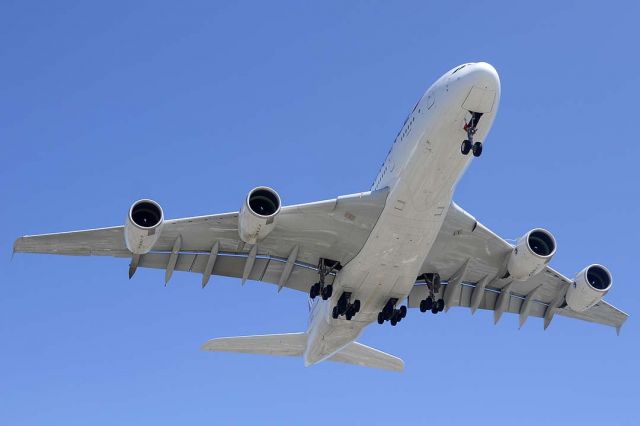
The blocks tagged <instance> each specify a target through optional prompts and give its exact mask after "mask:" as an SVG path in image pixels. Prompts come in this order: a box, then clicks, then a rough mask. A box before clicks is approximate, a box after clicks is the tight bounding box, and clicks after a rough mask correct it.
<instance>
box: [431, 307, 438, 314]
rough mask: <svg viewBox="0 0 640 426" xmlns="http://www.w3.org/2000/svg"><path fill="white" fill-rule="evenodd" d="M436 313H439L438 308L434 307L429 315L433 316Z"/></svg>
mask: <svg viewBox="0 0 640 426" xmlns="http://www.w3.org/2000/svg"><path fill="white" fill-rule="evenodd" d="M438 312H440V311H438V307H437V306H435V305H434V306H433V308H431V313H432V314H434V315H435V314H437V313H438Z"/></svg>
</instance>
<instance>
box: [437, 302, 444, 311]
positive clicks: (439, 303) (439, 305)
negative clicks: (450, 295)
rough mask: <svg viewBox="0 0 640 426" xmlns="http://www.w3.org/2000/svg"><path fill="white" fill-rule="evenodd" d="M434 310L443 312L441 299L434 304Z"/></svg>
mask: <svg viewBox="0 0 640 426" xmlns="http://www.w3.org/2000/svg"><path fill="white" fill-rule="evenodd" d="M436 309H438V312H442V311H443V310H444V300H443V299H440V300H438V303H436Z"/></svg>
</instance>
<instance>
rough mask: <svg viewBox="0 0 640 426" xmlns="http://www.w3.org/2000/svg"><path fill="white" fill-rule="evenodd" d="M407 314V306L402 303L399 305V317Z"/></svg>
mask: <svg viewBox="0 0 640 426" xmlns="http://www.w3.org/2000/svg"><path fill="white" fill-rule="evenodd" d="M406 316H407V307H406V306H404V305H402V306H400V318H404V317H406Z"/></svg>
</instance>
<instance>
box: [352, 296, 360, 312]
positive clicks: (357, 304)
mask: <svg viewBox="0 0 640 426" xmlns="http://www.w3.org/2000/svg"><path fill="white" fill-rule="evenodd" d="M353 312H354V313H357V312H360V299H356V300H355V302H353Z"/></svg>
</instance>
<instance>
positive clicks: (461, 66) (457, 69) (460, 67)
mask: <svg viewBox="0 0 640 426" xmlns="http://www.w3.org/2000/svg"><path fill="white" fill-rule="evenodd" d="M466 66H467V64H464V65H460V66H459V67H458V68H456V69H455V70H453V72H452V73H451V75H453V74H455V73H457V72H458V71H460V70H461V69H462V68H464V67H466Z"/></svg>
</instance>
